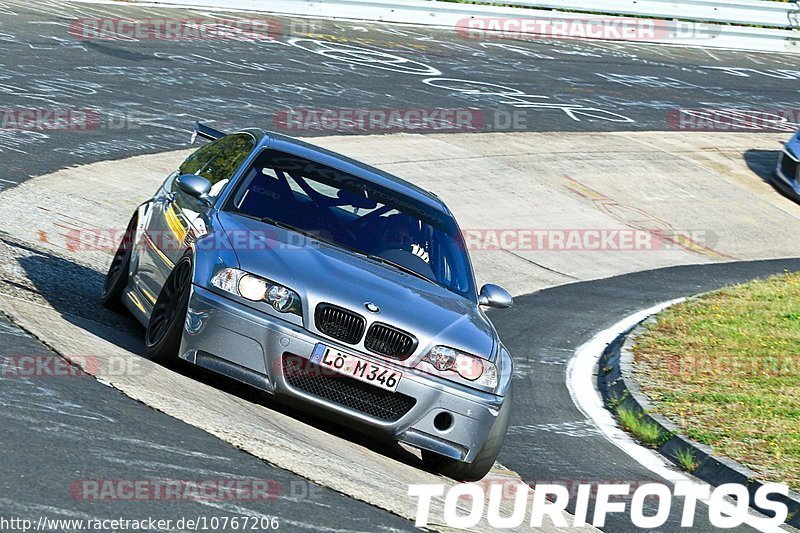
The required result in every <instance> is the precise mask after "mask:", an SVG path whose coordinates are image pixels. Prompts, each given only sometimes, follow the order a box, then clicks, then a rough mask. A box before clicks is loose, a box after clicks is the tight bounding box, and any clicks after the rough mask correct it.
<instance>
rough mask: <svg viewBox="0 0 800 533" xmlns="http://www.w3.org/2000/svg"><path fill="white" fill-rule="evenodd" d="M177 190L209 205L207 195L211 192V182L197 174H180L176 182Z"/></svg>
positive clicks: (209, 201)
mask: <svg viewBox="0 0 800 533" xmlns="http://www.w3.org/2000/svg"><path fill="white" fill-rule="evenodd" d="M177 184H178V188H179V189H180V190H181V191H183V192H185V193H186V194H188V195H189V196H191V197H193V198H197V199H198V200H203V201H204V202H206V203H207V204H211V200H210V199H209V198H208V193H209V192H211V182H210V181H208V180H207V179H205V178H204V177H202V176H198V175H197V174H181V175H180V176H178V180H177Z"/></svg>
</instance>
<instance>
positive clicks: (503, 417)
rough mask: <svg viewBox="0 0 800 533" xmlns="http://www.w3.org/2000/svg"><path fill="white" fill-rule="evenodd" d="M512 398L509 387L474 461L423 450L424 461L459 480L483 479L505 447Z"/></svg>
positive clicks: (441, 472)
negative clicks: (467, 461) (498, 412)
mask: <svg viewBox="0 0 800 533" xmlns="http://www.w3.org/2000/svg"><path fill="white" fill-rule="evenodd" d="M511 398H512V396H511V387H509V388H508V391H507V392H506V397H505V401H504V402H503V406H502V407H501V408H500V414H498V415H497V420H495V421H494V425H493V426H492V429H491V430H490V431H489V434H488V435H487V436H486V441H485V442H484V443H483V446H481V449H480V451H479V452H478V455H477V456H476V457H475V460H474V461H472V462H471V463H465V462H463V461H458V460H456V459H451V458H449V457H444V456H442V455H439V454H436V453H433V452H429V451H426V450H422V462H423V463H424V464H425V466H426V467H428V468H430V469H431V470H433V471H435V472H438V473H439V474H442V475H445V476H447V477H449V478H452V479H455V480H457V481H478V480H480V479H483V477H484V476H485V475H486V474H488V473H489V471H490V470H491V469H492V466H494V463H495V461H496V460H497V456H498V455H500V449H501V448H502V447H503V441H504V440H505V438H506V432H507V431H508V425H509V423H510V422H511V404H512V401H511Z"/></svg>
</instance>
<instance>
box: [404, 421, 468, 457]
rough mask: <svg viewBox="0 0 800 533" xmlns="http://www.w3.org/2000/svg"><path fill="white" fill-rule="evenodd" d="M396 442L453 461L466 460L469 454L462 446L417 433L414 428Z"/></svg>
mask: <svg viewBox="0 0 800 533" xmlns="http://www.w3.org/2000/svg"><path fill="white" fill-rule="evenodd" d="M397 440H399V441H400V442H404V443H406V444H410V445H411V446H414V447H416V448H420V449H422V450H427V451H429V452H433V453H437V454H439V455H444V456H445V457H449V458H450V459H455V460H457V461H463V460H464V459H466V457H467V453H468V452H469V450H467V449H466V448H464V447H462V446H459V445H457V444H455V443H452V442H449V441H445V440H442V439H440V438H438V437H434V436H433V435H428V434H427V433H423V432H421V431H417V430H416V429H414V428H411V429H408V430H406V431H405V432H404V433H402V434H401V435H400V436H399V437H398V438H397Z"/></svg>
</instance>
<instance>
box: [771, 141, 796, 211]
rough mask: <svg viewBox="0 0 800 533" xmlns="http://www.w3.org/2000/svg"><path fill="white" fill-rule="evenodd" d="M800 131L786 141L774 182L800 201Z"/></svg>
mask: <svg viewBox="0 0 800 533" xmlns="http://www.w3.org/2000/svg"><path fill="white" fill-rule="evenodd" d="M799 162H800V131H798V132H797V133H796V134H795V135H794V137H792V139H791V140H790V141H789V142H787V143H786V145H785V147H784V149H783V152H781V155H780V157H779V158H778V166H777V168H776V169H775V178H777V179H774V180H773V182H774V183H775V185H776V186H777V187H778V188H780V189H781V190H782V191H783V192H784V193H785V194H786V195H787V196H789V197H791V198H793V199H795V200H797V201H800V171H798V167H800V164H799Z"/></svg>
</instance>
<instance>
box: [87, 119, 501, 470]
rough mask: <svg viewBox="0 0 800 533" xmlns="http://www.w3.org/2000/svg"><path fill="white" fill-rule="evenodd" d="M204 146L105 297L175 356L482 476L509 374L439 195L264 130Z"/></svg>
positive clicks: (122, 251)
mask: <svg viewBox="0 0 800 533" xmlns="http://www.w3.org/2000/svg"><path fill="white" fill-rule="evenodd" d="M195 136H200V137H204V138H206V139H208V140H210V141H211V142H208V143H206V144H204V145H203V146H202V147H201V148H199V149H198V150H197V151H196V152H194V153H193V154H192V155H190V156H189V157H188V158H187V159H186V160H185V161H184V162H183V163H182V164H181V165H180V167H178V169H177V170H175V171H174V172H173V173H172V174H170V175H169V176H168V177H167V179H166V181H164V183H163V185H162V186H161V187H160V188H159V189H158V191H157V192H156V193H155V195H154V196H153V197H152V198H150V199H149V200H147V201H145V202H144V203H142V204H141V205H140V206H139V207H138V208H137V209H136V211H135V212H134V213H133V216H132V217H131V219H130V222H129V223H128V226H127V230H126V231H125V232H124V237H123V238H122V239H121V242H120V244H119V247H118V249H117V251H116V253H115V255H114V257H113V260H112V262H111V266H110V267H109V270H108V274H107V277H106V280H105V284H104V287H103V292H102V296H101V299H102V302H103V303H104V304H105V305H106V306H108V307H112V308H118V309H121V310H127V311H129V312H131V313H132V314H133V316H134V317H135V318H136V319H137V320H138V321H139V322H141V324H142V325H143V326H144V327H145V335H144V336H145V345H146V353H145V356H146V357H148V358H150V359H153V360H156V361H162V362H163V361H167V360H170V359H173V358H180V359H183V360H185V361H188V362H190V363H193V364H195V365H199V366H201V367H204V368H206V369H209V370H212V371H214V372H218V373H221V374H224V375H226V376H228V377H230V378H233V379H235V380H238V381H240V382H242V383H245V384H247V385H250V386H252V387H256V388H258V389H261V390H263V391H266V392H269V393H272V394H274V395H276V396H279V397H281V398H283V399H289V400H291V404H292V405H295V406H298V407H303V408H305V409H308V410H310V411H312V412H313V413H315V414H317V415H318V416H322V417H325V418H327V419H331V420H335V421H337V422H341V423H344V424H347V425H348V426H350V427H356V428H358V429H361V430H364V431H367V432H371V433H373V434H375V435H378V436H383V437H389V438H390V439H392V440H394V441H398V442H403V443H406V444H409V445H411V446H414V447H416V448H418V449H420V450H421V454H422V458H423V462H424V464H425V465H426V467H428V468H430V469H432V470H434V471H437V472H440V473H443V474H445V475H447V476H450V477H453V478H455V479H459V480H478V479H481V478H482V477H483V476H484V475H485V474H486V473H487V472H488V471H489V470H490V469H491V468H492V465H493V464H494V462H495V459H496V458H497V455H498V453H499V451H500V448H501V446H502V443H503V439H504V437H505V434H506V431H507V428H508V424H509V419H510V413H511V400H512V398H511V381H512V380H511V376H512V370H513V363H512V358H511V355H510V354H509V352H508V350H507V349H506V348H505V347H504V346H503V344H502V343H501V341H500V339H499V337H498V334H497V332H496V330H495V328H494V327H493V325H492V324H491V322H490V321H489V320H488V318H487V316H486V314H485V313H484V310H483V309H482V307H495V308H507V307H510V306H511V305H512V298H511V296H510V295H509V293H508V292H506V291H505V290H503V289H502V288H500V287H498V286H496V285H491V284H489V285H484V286H483V287H482V288H481V289H480V290H477V288H476V284H475V278H474V274H473V270H472V266H471V262H470V259H469V256H468V253H467V249H466V246H465V242H464V240H463V238H462V234H461V231H460V229H459V226H458V224H457V223H456V220H455V218H454V217H453V214H452V213H451V212H450V210H449V209H448V208H447V206H446V205H445V204H444V203H443V202H442V200H440V199H439V198H438V197H437V196H435V195H434V194H432V193H430V192H427V191H425V190H423V189H421V188H419V187H417V186H415V185H413V184H411V183H409V182H407V181H404V180H402V179H400V178H398V177H395V176H393V175H390V174H388V173H386V172H383V171H381V170H378V169H376V168H373V167H370V166H368V165H366V164H363V163H360V162H358V161H355V160H353V159H350V158H348V157H345V156H343V155H340V154H336V153H334V152H330V151H328V150H325V149H322V148H320V147H317V146H314V145H312V144H308V143H305V142H302V141H299V140H296V139H293V138H290V137H287V136H284V135H280V134H277V133H273V132H269V131H265V130H262V129H244V130H241V131H236V132H234V133H230V134H225V133H222V132H220V131H217V130H214V129H212V128H209V127H207V126H205V125H202V124H199V123H197V124H195Z"/></svg>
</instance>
